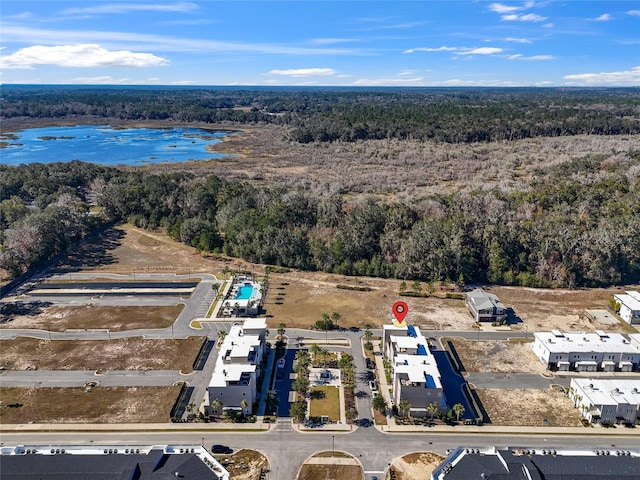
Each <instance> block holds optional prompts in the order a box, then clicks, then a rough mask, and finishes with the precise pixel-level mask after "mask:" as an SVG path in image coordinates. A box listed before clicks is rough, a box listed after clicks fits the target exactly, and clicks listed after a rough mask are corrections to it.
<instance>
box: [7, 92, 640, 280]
mask: <svg viewBox="0 0 640 480" xmlns="http://www.w3.org/2000/svg"><path fill="white" fill-rule="evenodd" d="M26 92H29V93H26ZM134 93H135V94H134ZM2 95H3V98H2V115H4V116H5V118H7V119H11V118H14V119H15V118H18V117H21V118H24V117H28V118H33V119H48V120H56V119H61V118H64V119H70V118H73V119H75V120H76V121H78V122H80V121H86V120H87V119H90V118H94V117H103V118H120V119H122V118H125V119H143V118H144V119H152V118H155V117H156V116H160V115H164V117H163V118H165V119H166V118H171V119H172V120H173V121H175V122H189V121H191V120H194V121H195V120H196V119H197V120H198V121H212V122H213V121H215V122H218V123H219V122H222V121H225V122H235V124H242V123H244V122H281V123H284V124H286V125H288V126H289V128H288V130H287V131H288V135H289V137H288V138H289V141H292V142H306V141H314V142H323V141H346V142H350V141H356V140H358V141H363V138H369V137H370V136H371V137H373V138H378V137H379V136H380V135H387V136H389V135H390V136H393V137H395V138H403V137H404V136H407V137H412V138H413V137H422V138H424V139H426V141H442V142H472V141H473V142H476V141H482V142H490V141H495V140H498V139H501V140H502V141H508V139H514V138H517V137H518V136H529V135H531V136H543V135H550V136H557V135H573V134H574V133H583V134H584V133H588V134H592V135H595V134H598V135H605V134H606V135H617V134H625V135H626V134H635V133H638V132H639V131H640V123H639V120H638V119H640V111H639V110H640V93H639V92H637V91H635V90H633V89H630V90H603V91H592V90H576V91H568V92H566V91H544V90H531V91H528V90H525V91H518V90H507V91H496V90H491V89H488V90H468V91H465V90H455V91H454V90H452V91H449V90H446V89H442V90H426V91H424V92H420V91H415V90H406V91H405V90H400V91H396V90H384V89H381V90H378V91H368V92H360V91H353V90H350V91H346V92H342V91H302V90H293V91H280V90H274V91H268V90H256V91H251V92H248V91H243V90H202V91H201V90H197V89H194V90H191V89H186V90H180V89H175V90H160V91H157V90H150V89H140V90H131V91H129V90H119V89H104V90H103V89H87V90H78V91H76V90H72V89H62V88H61V89H42V90H37V89H31V90H29V89H27V90H24V91H23V90H21V89H19V88H16V89H9V90H8V91H3V94H2ZM207 115H209V116H210V118H209V117H207ZM207 118H208V119H207ZM360 123H363V124H365V123H366V125H367V127H366V129H365V131H364V133H357V134H356V135H355V136H353V135H352V133H353V132H355V131H356V130H357V131H360V130H359V128H360V127H359V126H358V125H359V124H360ZM323 129H324V131H325V132H327V133H330V132H329V130H328V129H330V130H331V132H335V135H339V138H340V140H336V139H332V138H331V136H332V135H333V134H331V135H329V137H327V138H325V137H324V134H320V133H319V132H321V131H323ZM302 131H305V132H309V135H311V137H310V138H308V137H306V133H305V138H299V135H300V132H302ZM472 131H475V132H476V133H475V134H472V135H471V136H470V132H472ZM481 131H483V132H485V133H483V134H481V135H480V134H479V133H477V132H481ZM435 132H441V133H438V134H436V133H435ZM316 135H321V137H322V138H316ZM343 137H344V138H343ZM361 137H362V138H361ZM633 138H637V137H633ZM0 201H1V202H0V232H1V233H0V235H1V238H0V240H1V245H2V246H1V250H0V267H2V268H5V269H6V270H7V271H9V272H10V274H11V275H17V274H19V273H21V272H24V271H25V270H27V269H29V268H32V267H34V266H37V265H40V264H43V263H44V262H46V261H48V260H49V259H51V258H52V257H53V256H55V255H56V254H58V253H60V252H64V251H65V250H66V249H68V248H69V247H70V246H71V245H72V244H73V242H75V241H77V240H78V239H81V238H83V237H84V236H85V235H86V234H87V233H88V232H91V231H92V230H94V229H95V228H98V227H99V226H100V225H103V224H104V223H105V222H109V221H114V220H116V221H126V222H130V223H132V224H134V225H137V226H140V227H143V228H148V229H158V228H159V229H163V230H164V231H166V232H167V233H168V234H169V235H170V236H172V237H173V238H176V239H178V240H180V241H182V242H184V243H186V244H189V245H192V246H193V247H195V248H197V249H198V250H201V251H211V252H221V253H225V254H228V255H231V256H236V257H241V258H244V259H246V260H248V261H251V262H256V263H266V264H273V265H283V266H288V267H294V268H300V269H317V270H323V271H328V272H336V273H340V274H345V275H372V276H381V277H395V278H403V279H419V280H426V281H429V280H449V281H461V282H491V283H498V284H511V285H526V286H568V287H577V286H605V285H611V284H623V283H638V282H639V281H640V145H638V144H637V143H634V142H629V146H628V148H627V149H626V150H624V151H612V152H610V153H609V154H602V153H601V154H590V155H582V156H577V157H574V158H572V159H570V160H569V161H564V162H562V163H555V164H554V163H550V164H549V165H545V166H541V167H540V168H538V169H536V170H535V173H534V175H533V178H531V179H530V181H529V182H528V185H527V188H523V189H517V190H509V191H507V190H500V189H497V188H494V189H491V190H488V191H485V190H471V191H457V192H450V193H441V194H433V195H429V196H426V197H423V198H419V199H414V200H413V201H397V200H393V199H389V198H382V197H380V196H366V195H351V194H349V192H336V191H333V190H331V189H325V190H323V189H317V190H309V189H296V188H293V187H284V186H277V185H264V184H262V185H258V184H254V183H250V182H247V181H238V180H230V179H224V178H221V177H220V176H216V175H208V174H198V173H193V172H173V173H163V174H151V173H149V172H147V171H143V170H136V169H127V170H123V169H116V168H107V167H102V166H97V165H93V164H87V163H82V162H77V161H74V162H69V163H55V164H46V165H45V164H37V163H36V164H31V165H21V166H18V167H12V166H6V165H0Z"/></svg>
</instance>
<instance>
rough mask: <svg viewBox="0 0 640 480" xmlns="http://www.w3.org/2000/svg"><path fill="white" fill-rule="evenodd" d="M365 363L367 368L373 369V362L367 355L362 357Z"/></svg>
mask: <svg viewBox="0 0 640 480" xmlns="http://www.w3.org/2000/svg"><path fill="white" fill-rule="evenodd" d="M364 361H365V363H366V364H367V368H368V369H369V370H373V362H372V361H371V359H370V358H369V357H367V358H365V359H364Z"/></svg>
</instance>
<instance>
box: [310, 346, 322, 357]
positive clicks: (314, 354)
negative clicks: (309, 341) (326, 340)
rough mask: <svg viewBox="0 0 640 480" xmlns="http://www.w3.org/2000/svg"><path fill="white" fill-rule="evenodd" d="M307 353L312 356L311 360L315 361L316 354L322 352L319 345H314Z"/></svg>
mask: <svg viewBox="0 0 640 480" xmlns="http://www.w3.org/2000/svg"><path fill="white" fill-rule="evenodd" d="M309 351H310V352H311V355H313V360H315V359H316V358H317V356H318V354H319V353H320V352H321V351H322V348H320V345H318V344H317V343H314V344H313V345H311V347H310V348H309Z"/></svg>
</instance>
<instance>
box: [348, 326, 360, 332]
mask: <svg viewBox="0 0 640 480" xmlns="http://www.w3.org/2000/svg"><path fill="white" fill-rule="evenodd" d="M349 331H350V332H359V331H360V329H359V328H358V327H351V328H349Z"/></svg>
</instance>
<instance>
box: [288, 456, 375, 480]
mask: <svg viewBox="0 0 640 480" xmlns="http://www.w3.org/2000/svg"><path fill="white" fill-rule="evenodd" d="M363 476H364V469H363V468H362V464H361V463H360V461H359V460H358V459H357V458H355V457H353V456H352V455H349V454H348V453H345V452H340V451H335V450H330V451H325V452H319V453H316V454H315V455H313V456H311V457H309V458H307V459H306V460H305V461H304V463H303V464H302V466H301V467H300V470H299V471H298V475H297V477H296V478H297V480H324V479H326V478H332V479H334V480H353V479H354V478H363Z"/></svg>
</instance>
